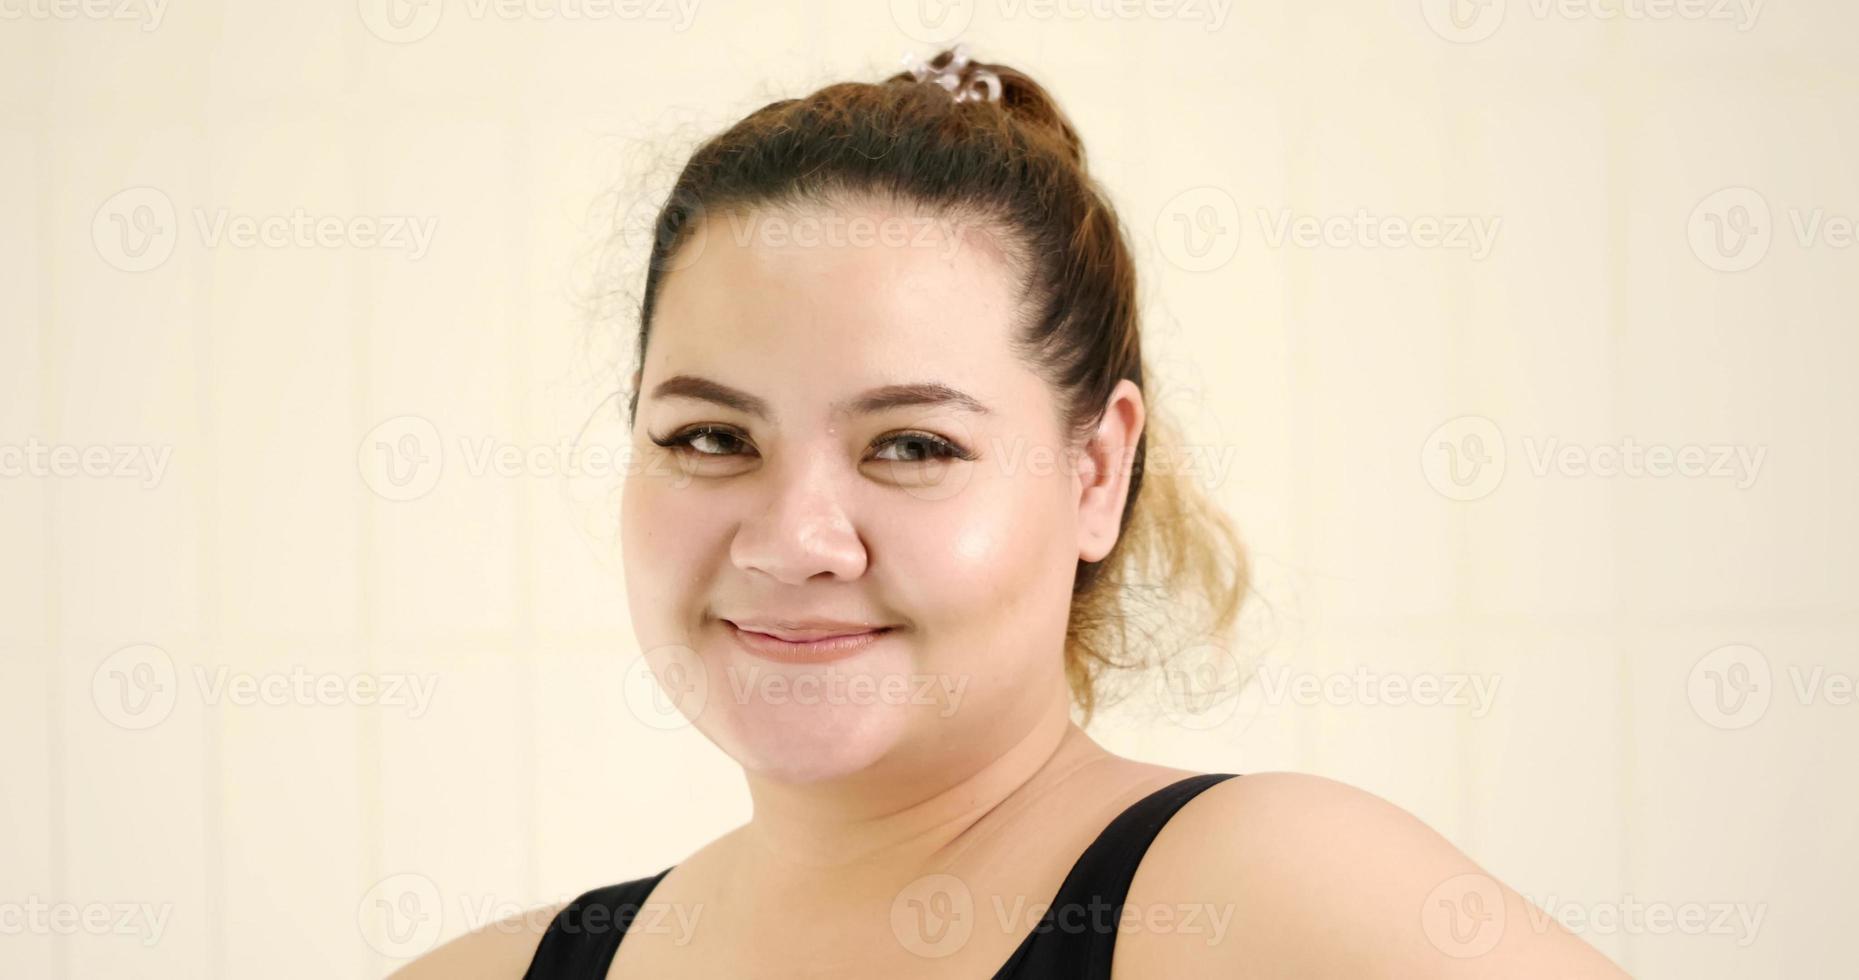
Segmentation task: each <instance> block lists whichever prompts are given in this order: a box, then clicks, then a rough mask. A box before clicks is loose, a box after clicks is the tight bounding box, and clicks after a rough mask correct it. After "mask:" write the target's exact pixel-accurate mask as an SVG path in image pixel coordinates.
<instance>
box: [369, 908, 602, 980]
mask: <svg viewBox="0 0 1859 980" xmlns="http://www.w3.org/2000/svg"><path fill="white" fill-rule="evenodd" d="M566 904H567V903H566V902H557V903H556V904H554V905H547V906H541V907H538V908H533V909H529V910H528V911H525V912H521V913H518V914H517V915H513V916H511V917H509V918H507V919H499V920H498V921H496V922H491V923H487V924H485V925H481V926H479V927H478V928H476V929H473V930H471V931H470V932H467V933H465V934H464V935H462V936H459V937H458V938H456V939H453V940H451V941H450V942H447V943H445V944H444V945H442V946H439V947H438V948H437V949H434V950H432V951H431V952H429V953H426V954H425V955H423V956H421V957H420V958H419V959H416V960H414V961H413V962H411V963H408V964H407V965H406V966H403V967H401V968H400V969H398V970H396V971H394V972H393V973H391V974H389V978H390V980H443V978H452V980H491V978H496V980H510V978H511V977H520V976H522V975H523V974H524V973H526V972H528V971H529V961H530V960H531V959H532V958H533V957H534V956H535V954H536V944H537V943H539V942H541V941H542V934H543V933H544V932H546V931H548V928H549V922H550V921H551V920H552V919H554V918H555V914H556V913H557V912H560V911H561V909H562V906H564V905H566Z"/></svg>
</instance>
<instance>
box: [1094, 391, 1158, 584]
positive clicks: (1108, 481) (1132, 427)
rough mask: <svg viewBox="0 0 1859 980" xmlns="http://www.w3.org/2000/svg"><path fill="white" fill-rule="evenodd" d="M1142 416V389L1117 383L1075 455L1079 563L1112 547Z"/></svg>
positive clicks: (1144, 413)
mask: <svg viewBox="0 0 1859 980" xmlns="http://www.w3.org/2000/svg"><path fill="white" fill-rule="evenodd" d="M1145 418H1147V414H1146V412H1145V409H1144V407H1143V393H1142V389H1141V388H1138V387H1136V383H1135V382H1133V381H1131V380H1129V379H1128V378H1125V379H1123V380H1122V381H1119V382H1117V386H1116V388H1114V389H1112V390H1111V392H1110V401H1109V402H1108V403H1107V404H1106V405H1105V407H1104V417H1103V418H1102V419H1101V420H1099V422H1098V423H1097V430H1096V431H1095V432H1093V433H1092V434H1091V437H1090V438H1089V439H1088V440H1086V442H1085V445H1084V448H1083V450H1082V451H1081V452H1080V453H1079V454H1078V457H1077V458H1078V476H1077V492H1078V557H1079V559H1081V560H1083V561H1101V560H1103V557H1104V556H1105V555H1108V554H1110V549H1111V548H1113V547H1115V546H1116V543H1117V535H1118V533H1119V531H1120V530H1121V528H1120V526H1119V525H1120V524H1121V523H1122V520H1123V504H1124V502H1125V501H1126V500H1127V499H1128V498H1129V494H1130V470H1131V468H1132V466H1133V464H1134V463H1135V460H1136V441H1137V440H1138V439H1139V438H1141V436H1142V431H1143V421H1144V419H1145Z"/></svg>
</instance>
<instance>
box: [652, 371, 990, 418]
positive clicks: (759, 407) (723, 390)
mask: <svg viewBox="0 0 1859 980" xmlns="http://www.w3.org/2000/svg"><path fill="white" fill-rule="evenodd" d="M652 397H654V398H689V399H693V400H696V401H705V402H711V403H713V404H717V405H722V406H723V407H725V408H733V409H735V410H736V411H738V412H742V413H743V414H745V415H753V416H755V417H756V418H759V419H764V420H771V419H773V417H774V413H773V412H772V411H770V410H769V408H768V403H767V402H766V401H764V400H762V399H760V398H758V397H756V396H754V395H751V394H749V393H748V392H746V391H743V390H742V389H740V388H732V387H730V386H729V385H726V384H724V383H722V382H720V381H712V380H710V379H709V378H700V377H698V376H696V375H693V374H679V375H674V376H672V377H669V378H666V379H665V380H664V381H661V382H659V384H658V386H657V387H655V388H653V389H652ZM912 405H942V406H948V407H951V408H955V409H959V410H961V411H965V412H972V413H974V414H976V415H991V414H993V413H992V412H991V411H990V410H989V409H988V407H987V406H986V405H983V404H981V402H980V401H978V400H976V399H975V398H974V397H973V396H972V395H969V394H968V393H967V392H964V391H961V390H959V389H956V388H951V387H949V386H948V385H946V384H942V383H941V382H937V381H919V382H915V383H911V384H895V385H885V386H884V387H882V388H873V389H871V390H870V391H867V392H865V393H864V394H862V395H859V396H858V397H856V398H853V399H850V400H848V401H843V402H835V403H833V405H832V412H833V414H834V415H842V414H845V413H847V412H851V413H855V414H859V415H871V414H873V413H876V412H882V411H886V410H887V409H893V408H903V407H908V406H912Z"/></svg>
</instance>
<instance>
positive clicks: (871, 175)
mask: <svg viewBox="0 0 1859 980" xmlns="http://www.w3.org/2000/svg"><path fill="white" fill-rule="evenodd" d="M953 56H954V52H953V51H948V50H946V51H943V52H941V53H940V54H938V55H937V56H936V58H934V59H932V60H931V61H930V62H929V64H930V67H932V68H943V67H945V66H948V65H949V64H950V63H951V59H952V58H953ZM982 70H985V71H989V72H993V73H994V75H995V76H996V77H998V78H999V80H1000V83H1001V87H1000V98H999V99H998V101H986V100H980V99H970V100H957V99H956V98H955V97H953V96H952V95H951V93H950V92H949V91H948V90H947V89H944V88H942V87H940V86H938V85H936V84H933V83H930V82H925V81H919V80H917V78H916V77H915V76H914V75H913V74H911V73H909V72H899V73H898V74H896V75H892V76H891V77H889V78H886V79H885V80H884V81H883V82H881V83H875V84H874V83H867V82H842V83H838V84H833V85H828V86H826V87H825V88H822V89H819V90H818V91H816V92H814V93H812V94H811V95H808V96H806V97H804V98H794V99H781V100H779V101H775V102H771V103H769V104H768V105H765V106H763V107H762V108H760V109H758V110H756V111H754V112H751V113H750V114H749V115H748V116H746V117H745V118H743V119H742V120H741V121H739V122H737V123H736V124H735V125H733V126H731V127H730V128H729V129H728V130H726V131H724V132H723V133H721V134H719V135H717V136H714V137H712V138H711V139H709V140H708V141H706V142H704V143H703V144H702V145H700V146H699V147H698V148H697V149H696V151H695V152H694V153H693V154H692V156H691V158H690V159H689V161H688V162H686V163H685V165H684V167H683V169H682V171H681V172H680V173H679V175H678V178H677V181H676V183H675V184H674V185H673V186H672V188H671V191H670V194H669V196H668V197H667V199H666V201H665V203H664V206H663V207H662V208H661V209H660V210H659V211H658V216H657V220H656V222H655V225H654V227H653V232H652V252H651V258H650V264H649V266H648V271H647V273H646V280H645V291H644V295H643V298H642V299H641V301H640V317H639V333H638V345H637V351H636V357H637V360H636V361H635V362H634V363H635V364H637V365H638V366H639V369H640V370H643V367H644V364H645V351H646V344H647V342H648V340H649V339H650V337H651V331H652V314H653V310H654V307H655V305H656V302H657V299H658V294H659V290H660V289H661V288H662V286H663V283H664V280H665V277H666V276H667V275H668V274H670V273H671V272H673V271H675V268H676V265H675V263H676V262H677V261H678V256H679V250H680V248H681V247H683V246H685V245H686V243H687V242H688V240H689V239H690V238H691V236H692V235H693V233H694V231H695V229H696V228H697V226H698V225H699V224H700V223H701V222H702V221H703V220H704V218H705V216H706V215H712V214H726V213H747V212H749V211H751V210H757V209H766V210H781V209H787V208H794V207H797V206H800V205H803V204H807V203H824V202H827V201H830V200H832V199H834V198H840V197H848V198H855V197H867V198H878V199H886V200H893V201H904V202H909V203H911V204H913V205H916V206H918V207H920V208H923V209H925V210H927V211H929V212H931V213H935V214H941V215H948V216H953V217H959V218H962V219H964V220H970V219H972V220H974V221H978V222H980V223H983V224H985V225H986V226H988V227H989V228H991V229H995V230H997V231H998V232H999V235H998V236H997V240H998V241H999V242H1000V243H1001V246H1002V248H1003V250H1004V251H1005V252H1006V254H1007V255H1008V256H1009V257H1010V259H1011V264H1012V266H1013V268H1014V272H1015V274H1016V275H1017V276H1018V278H1019V280H1020V287H1021V296H1022V300H1023V305H1022V315H1021V318H1020V322H1019V323H1018V324H1016V326H1015V328H1014V330H1015V335H1014V337H1013V339H1012V343H1013V349H1014V351H1015V352H1016V354H1017V355H1018V356H1020V357H1022V358H1023V359H1024V360H1025V362H1026V363H1027V364H1028V365H1030V366H1031V367H1032V369H1033V370H1035V371H1036V372H1037V373H1038V374H1039V375H1040V376H1041V377H1043V378H1045V379H1046V381H1047V383H1048V385H1049V386H1050V387H1051V389H1052V391H1053V393H1054V397H1055V398H1057V399H1058V404H1059V408H1060V417H1061V418H1062V419H1063V420H1064V424H1065V426H1066V427H1067V430H1068V431H1069V432H1070V434H1071V437H1072V439H1073V444H1074V445H1077V444H1078V443H1079V441H1080V440H1082V439H1084V438H1086V437H1088V436H1089V434H1090V433H1091V432H1092V431H1093V430H1094V429H1095V427H1096V425H1097V424H1098V422H1099V421H1100V420H1101V419H1102V417H1103V412H1104V410H1105V408H1106V405H1107V403H1108V401H1109V398H1110V394H1111V391H1112V390H1113V389H1114V388H1115V387H1116V385H1117V383H1118V382H1119V381H1121V380H1123V379H1128V380H1130V381H1132V382H1134V383H1135V384H1136V385H1137V386H1138V387H1139V388H1140V387H1142V386H1143V383H1144V378H1143V352H1142V334H1141V330H1140V325H1139V323H1138V313H1137V298H1136V268H1135V262H1134V260H1133V259H1132V257H1131V253H1130V248H1129V246H1128V243H1127V242H1126V240H1125V237H1124V232H1123V228H1122V226H1121V224H1120V223H1119V222H1118V220H1117V216H1116V213H1115V212H1114V211H1113V210H1112V208H1111V206H1110V204H1109V202H1108V200H1107V199H1106V196H1105V195H1104V193H1103V192H1102V191H1101V190H1100V188H1099V187H1098V185H1097V184H1096V182H1095V181H1094V180H1093V179H1092V178H1091V176H1090V175H1089V173H1088V172H1087V170H1086V167H1085V153H1084V145H1083V142H1082V141H1081V140H1080V139H1079V137H1078V132H1077V130H1076V129H1075V128H1074V127H1073V125H1072V124H1071V122H1070V120H1068V119H1067V118H1066V117H1065V114H1064V113H1063V112H1061V111H1060V110H1059V107H1058V105H1057V104H1056V103H1055V102H1054V101H1053V99H1052V97H1051V96H1050V95H1048V94H1047V92H1046V90H1045V89H1044V88H1042V87H1041V86H1040V85H1039V84H1038V83H1037V82H1035V81H1033V79H1031V78H1030V77H1028V76H1027V75H1025V74H1024V73H1022V72H1020V71H1017V70H1015V69H1013V68H1010V67H1008V66H1006V65H1000V64H988V63H982V62H970V63H969V64H968V65H967V66H966V67H964V68H963V69H962V73H961V82H962V83H964V84H966V83H969V82H971V81H973V79H974V73H975V72H977V71H982ZM638 381H639V377H638V374H637V373H635V374H634V383H633V387H632V392H631V395H630V397H629V399H628V403H627V418H628V421H629V423H630V422H631V420H632V419H633V418H634V417H635V416H636V413H637V411H638V399H639V390H638ZM1145 408H1146V414H1147V423H1146V424H1145V426H1144V431H1143V434H1142V436H1141V438H1140V439H1139V440H1138V442H1137V444H1136V451H1135V455H1134V458H1133V460H1131V465H1132V471H1131V475H1130V489H1129V495H1128V498H1127V500H1126V501H1125V505H1124V509H1123V515H1122V521H1121V533H1120V535H1119V538H1118V541H1117V544H1116V546H1115V547H1114V548H1113V549H1112V550H1111V551H1110V553H1109V554H1107V555H1106V556H1105V557H1104V559H1103V560H1102V561H1097V562H1085V561H1080V562H1079V563H1078V568H1077V572H1076V574H1075V578H1074V590H1073V596H1072V609H1071V617H1070V625H1069V628H1068V630H1067V637H1066V653H1065V673H1066V678H1067V680H1068V682H1069V684H1070V686H1071V690H1072V694H1073V700H1074V702H1075V703H1076V704H1077V706H1078V707H1079V708H1080V709H1081V710H1082V711H1083V713H1084V718H1085V722H1086V723H1087V724H1088V723H1089V720H1090V718H1091V715H1092V712H1093V710H1094V709H1095V707H1096V706H1097V705H1098V704H1099V703H1100V701H1103V700H1106V699H1105V698H1103V697H1102V695H1103V694H1104V690H1103V685H1102V683H1101V682H1102V679H1103V675H1104V673H1105V671H1106V670H1107V669H1112V668H1132V667H1139V666H1143V665H1146V664H1149V663H1154V662H1157V661H1159V660H1162V659H1165V658H1166V657H1167V656H1168V655H1169V654H1170V653H1171V652H1172V651H1171V649H1170V646H1169V644H1170V642H1171V641H1170V640H1168V639H1165V638H1164V637H1163V636H1162V634H1164V633H1168V632H1171V631H1173V632H1177V633H1179V634H1181V635H1183V636H1185V637H1186V640H1185V642H1187V643H1191V644H1198V643H1204V642H1207V641H1208V640H1209V639H1211V638H1213V637H1216V636H1219V635H1221V634H1224V633H1226V632H1227V631H1228V630H1229V629H1230V628H1231V627H1232V626H1233V625H1234V622H1235V620H1236V618H1237V615H1238V611H1239V606H1240V603H1241V599H1242V597H1243V594H1244V592H1245V590H1246V586H1247V577H1248V568H1247V560H1246V554H1245V550H1244V548H1243V547H1242V546H1241V544H1240V540H1239V536H1238V533H1237V531H1236V530H1235V528H1234V526H1233V523H1232V521H1231V520H1230V519H1229V518H1228V517H1227V516H1226V515H1225V514H1224V513H1223V512H1222V511H1221V510H1220V508H1219V507H1218V506H1217V505H1215V504H1214V503H1213V502H1212V501H1210V500H1209V499H1208V498H1206V497H1205V496H1204V495H1203V494H1202V493H1201V491H1200V488H1199V487H1197V486H1195V485H1194V483H1193V482H1192V481H1191V480H1190V479H1189V478H1187V477H1186V476H1184V475H1183V474H1181V473H1179V472H1177V471H1175V469H1174V468H1173V467H1167V468H1165V471H1163V472H1158V473H1154V474H1150V475H1149V476H1148V477H1147V478H1145V472H1144V471H1145V465H1144V462H1145V459H1147V458H1148V457H1149V454H1151V453H1153V452H1155V451H1156V450H1157V449H1158V448H1162V447H1163V446H1165V445H1166V446H1167V447H1168V449H1167V450H1166V451H1170V452H1172V451H1173V445H1174V442H1175V439H1176V433H1175V432H1174V429H1173V426H1172V425H1171V424H1170V420H1169V419H1167V418H1165V417H1163V416H1162V413H1160V412H1159V411H1157V406H1156V405H1155V404H1154V403H1150V404H1147V405H1146V406H1145ZM1143 598H1149V599H1152V600H1153V604H1152V605H1151V606H1150V607H1149V608H1150V611H1151V612H1152V613H1153V614H1154V615H1153V616H1152V617H1151V619H1150V622H1149V626H1148V628H1146V629H1145V628H1138V627H1137V621H1138V612H1139V610H1138V609H1137V608H1136V607H1137V606H1139V605H1140V604H1141V603H1140V602H1139V600H1141V599H1143ZM1190 607H1192V608H1190ZM1197 609H1198V611H1199V612H1200V613H1201V615H1200V616H1198V617H1197V616H1195V615H1194V612H1195V611H1196V610H1197ZM1132 632H1136V633H1139V634H1146V635H1142V636H1141V637H1140V639H1137V640H1132V637H1131V633H1132Z"/></svg>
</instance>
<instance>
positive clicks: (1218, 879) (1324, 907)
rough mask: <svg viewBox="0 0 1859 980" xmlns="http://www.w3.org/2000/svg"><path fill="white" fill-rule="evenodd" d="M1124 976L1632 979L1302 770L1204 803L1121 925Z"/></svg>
mask: <svg viewBox="0 0 1859 980" xmlns="http://www.w3.org/2000/svg"><path fill="white" fill-rule="evenodd" d="M1114 966H1115V971H1116V974H1117V976H1119V977H1130V976H1180V975H1201V974H1202V973H1204V972H1206V971H1207V970H1209V969H1210V968H1212V969H1216V970H1218V971H1219V972H1220V973H1221V974H1222V975H1230V976H1272V977H1298V976H1350V977H1473V976H1479V977H1484V976H1505V977H1558V978H1568V977H1624V976H1626V974H1625V973H1623V972H1622V971H1621V970H1620V969H1619V968H1618V967H1617V966H1615V965H1614V964H1613V963H1612V962H1611V961H1609V960H1608V959H1607V958H1606V957H1605V956H1602V955H1601V954H1600V952H1598V951H1597V950H1595V949H1594V948H1593V947H1591V946H1589V945H1588V944H1586V943H1584V942H1582V941H1581V940H1580V939H1578V938H1576V937H1575V936H1574V935H1572V934H1570V933H1569V932H1568V931H1567V930H1565V929H1563V928H1562V927H1561V925H1559V924H1558V923H1556V922H1555V921H1554V920H1553V919H1552V918H1550V917H1549V916H1548V915H1547V914H1545V913H1543V912H1542V911H1541V910H1539V909H1537V908H1536V907H1535V906H1533V905H1530V904H1529V902H1528V901H1527V900H1525V899H1524V898H1523V897H1522V896H1520V895H1518V894H1517V893H1516V892H1515V891H1513V890H1511V888H1510V887H1508V886H1506V885H1505V884H1503V883H1502V882H1499V881H1497V880H1496V879H1495V878H1493V877H1492V876H1491V875H1489V874H1488V873H1487V872H1485V871H1484V870H1483V869H1482V868H1480V867H1479V866H1478V865H1477V864H1475V863H1474V862H1473V861H1472V860H1471V858H1469V857H1467V856H1466V855H1465V854H1464V853H1463V852H1461V851H1460V850H1459V849H1458V848H1456V847H1454V846H1453V845H1452V843H1451V842H1450V841H1448V840H1446V839H1445V838H1444V837H1442V836H1441V835H1440V834H1439V833H1437V832H1436V831H1434V830H1433V829H1432V828H1431V827H1428V826H1427V825H1426V824H1425V823H1423V822H1421V821H1420V820H1419V819H1418V818H1416V817H1415V816H1414V815H1413V814H1411V813H1408V812H1407V811H1406V810H1403V809H1401V808H1400V807H1398V806H1395V805H1394V804H1393V803H1390V802H1388V801H1387V800H1384V799H1382V798H1381V797H1379V796H1376V795H1375V794H1373V793H1369V792H1366V791H1364V790H1361V789H1357V788H1355V787H1353V786H1349V785H1347V784H1345V783H1341V782H1337V781H1336V780H1332V779H1326V778H1323V777H1321V776H1311V775H1305V774H1302V773H1290V772H1274V773H1258V774H1248V775H1242V776H1239V777H1237V778H1234V779H1228V780H1225V781H1224V782H1221V783H1218V784H1216V785H1215V786H1213V787H1210V788H1209V789H1207V790H1205V791H1203V792H1202V793H1201V794H1200V795H1198V796H1196V797H1195V798H1194V799H1193V800H1190V801H1189V802H1188V804H1187V805H1185V806H1183V807H1182V809H1181V810H1180V812H1178V813H1177V814H1176V815H1175V816H1174V817H1173V818H1172V819H1171V820H1170V821H1169V822H1168V823H1167V824H1165V825H1164V826H1163V828H1162V831H1161V833H1160V834H1158V835H1157V837H1156V839H1155V842H1154V844H1153V845H1151V847H1150V849H1149V851H1148V853H1147V854H1146V855H1145V856H1144V858H1143V861H1142V864H1141V865H1140V866H1139V867H1138V870H1137V873H1136V877H1135V879H1134V880H1133V881H1132V882H1131V884H1130V893H1129V896H1128V901H1127V904H1126V907H1125V910H1124V912H1123V915H1122V917H1121V918H1120V919H1119V927H1118V932H1117V945H1116V955H1115V962H1114Z"/></svg>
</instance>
